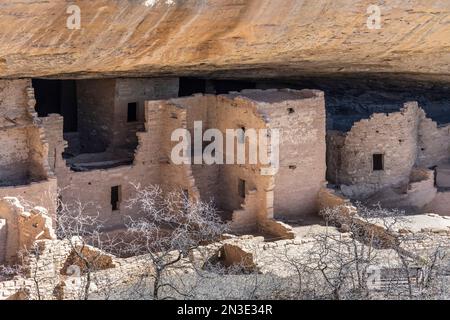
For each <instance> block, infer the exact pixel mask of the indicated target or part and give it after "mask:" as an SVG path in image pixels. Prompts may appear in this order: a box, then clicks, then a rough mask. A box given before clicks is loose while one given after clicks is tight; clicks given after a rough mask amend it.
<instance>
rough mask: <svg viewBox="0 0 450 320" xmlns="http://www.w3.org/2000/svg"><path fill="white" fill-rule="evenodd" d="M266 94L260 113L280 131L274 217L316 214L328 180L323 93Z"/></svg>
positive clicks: (278, 92)
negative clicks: (320, 195) (319, 193)
mask: <svg viewBox="0 0 450 320" xmlns="http://www.w3.org/2000/svg"><path fill="white" fill-rule="evenodd" d="M244 92H245V91H244ZM264 94H265V95H266V96H267V97H268V102H269V103H263V104H261V105H260V106H259V112H261V113H262V114H264V116H266V117H268V119H269V127H270V128H274V129H278V130H280V146H279V148H280V168H279V170H278V172H277V173H276V175H275V188H274V210H275V214H276V216H275V217H277V218H279V217H301V216H305V215H313V214H316V213H317V211H318V208H317V201H316V199H317V195H318V192H319V190H320V189H321V188H322V187H323V186H324V184H325V182H326V177H325V173H326V158H325V157H326V143H325V134H326V128H325V126H326V113H325V99H324V94H323V92H320V91H316V90H302V91H294V90H278V91H275V90H267V91H265V93H264ZM277 97H278V99H279V101H276V99H277ZM270 99H273V100H270Z"/></svg>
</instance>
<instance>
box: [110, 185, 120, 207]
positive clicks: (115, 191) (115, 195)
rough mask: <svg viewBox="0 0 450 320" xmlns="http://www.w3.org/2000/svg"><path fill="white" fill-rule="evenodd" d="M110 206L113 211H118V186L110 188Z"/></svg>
mask: <svg viewBox="0 0 450 320" xmlns="http://www.w3.org/2000/svg"><path fill="white" fill-rule="evenodd" d="M111 206H112V210H113V211H117V210H119V209H120V186H114V187H111Z"/></svg>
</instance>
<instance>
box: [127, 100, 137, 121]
mask: <svg viewBox="0 0 450 320" xmlns="http://www.w3.org/2000/svg"><path fill="white" fill-rule="evenodd" d="M136 121H137V102H132V103H129V104H128V113H127V122H136Z"/></svg>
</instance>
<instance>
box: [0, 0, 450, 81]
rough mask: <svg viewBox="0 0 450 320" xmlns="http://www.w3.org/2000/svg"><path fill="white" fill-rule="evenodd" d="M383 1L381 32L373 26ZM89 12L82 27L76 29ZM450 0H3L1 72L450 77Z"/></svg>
mask: <svg viewBox="0 0 450 320" xmlns="http://www.w3.org/2000/svg"><path fill="white" fill-rule="evenodd" d="M374 2H378V3H379V4H380V8H381V14H382V16H381V28H380V29H378V30H376V29H375V30H370V29H369V28H368V27H367V24H366V23H367V19H368V16H369V14H368V13H367V8H368V7H369V6H370V5H371V4H373V3H374ZM71 3H75V4H77V5H78V6H79V8H80V9H81V12H80V13H81V29H79V30H77V29H75V30H70V29H68V28H67V26H66V22H67V19H68V17H69V16H70V15H69V14H68V13H67V7H68V5H70V4H71ZM449 66H450V1H448V0H389V1H373V0H147V1H146V0H120V1H119V0H95V1H91V0H78V1H72V2H67V1H65V0H51V1H43V0H0V77H3V78H11V77H49V76H56V77H92V76H98V77H103V76H141V75H149V76H151V75H184V74H191V75H204V76H217V75H221V76H223V77H245V76H247V77H271V76H288V77H289V76H297V75H313V74H328V73H333V74H341V73H342V74H346V73H353V74H354V73H376V74H378V73H386V72H387V73H390V74H396V75H397V74H408V75H410V76H411V77H421V78H432V79H445V80H450V67H449Z"/></svg>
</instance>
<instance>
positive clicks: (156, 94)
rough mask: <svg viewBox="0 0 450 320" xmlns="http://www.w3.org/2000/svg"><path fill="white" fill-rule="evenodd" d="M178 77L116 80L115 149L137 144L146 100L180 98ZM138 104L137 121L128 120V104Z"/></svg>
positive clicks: (113, 131)
mask: <svg viewBox="0 0 450 320" xmlns="http://www.w3.org/2000/svg"><path fill="white" fill-rule="evenodd" d="M178 82H179V80H178V78H125V79H122V78H119V79H117V80H116V87H115V97H114V111H113V112H114V121H113V122H111V123H110V124H109V126H110V127H111V130H112V134H113V135H112V141H111V147H112V148H127V147H129V146H135V145H137V143H138V141H137V136H136V132H138V131H142V130H143V129H144V122H145V110H144V109H145V108H144V105H145V101H149V100H162V99H169V98H174V97H177V96H178V89H179V85H178ZM129 103H136V104H137V114H136V115H137V119H136V121H133V122H128V121H127V111H128V104H129Z"/></svg>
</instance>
